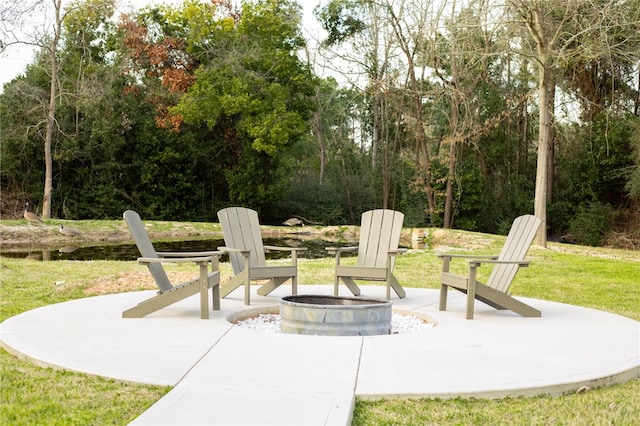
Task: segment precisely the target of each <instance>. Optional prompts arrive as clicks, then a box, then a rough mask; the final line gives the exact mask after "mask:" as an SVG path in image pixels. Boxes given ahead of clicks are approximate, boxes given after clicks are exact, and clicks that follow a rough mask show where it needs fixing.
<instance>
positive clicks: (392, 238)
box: [326, 209, 406, 300]
mask: <svg viewBox="0 0 640 426" xmlns="http://www.w3.org/2000/svg"><path fill="white" fill-rule="evenodd" d="M403 221H404V214H403V213H401V212H398V211H394V210H387V209H378V210H369V211H366V212H364V213H363V214H362V218H361V223H360V239H359V243H358V246H353V247H340V248H338V247H327V248H326V250H327V251H328V252H329V254H331V255H335V256H336V273H335V282H334V290H333V293H334V295H336V296H337V295H338V288H339V284H340V281H342V282H343V283H344V284H345V285H346V286H347V288H348V289H349V290H350V291H351V293H353V295H354V296H358V295H360V288H359V287H358V286H357V285H356V283H355V281H354V280H366V281H385V282H386V284H387V300H390V299H391V289H392V288H393V291H395V293H396V294H397V295H398V297H400V298H401V299H402V298H404V297H405V296H406V293H405V291H404V289H403V288H402V286H401V285H400V283H399V282H398V280H397V279H396V277H395V276H394V275H393V269H394V266H395V261H396V256H397V255H398V254H400V253H403V252H405V251H406V249H402V248H398V244H399V243H400V234H401V232H402V222H403ZM348 252H353V253H355V252H357V253H358V259H357V263H356V265H345V264H341V257H340V255H341V254H342V253H348Z"/></svg>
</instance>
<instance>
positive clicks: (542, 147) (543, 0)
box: [508, 0, 638, 247]
mask: <svg viewBox="0 0 640 426" xmlns="http://www.w3.org/2000/svg"><path fill="white" fill-rule="evenodd" d="M508 4H509V6H510V7H511V8H512V9H513V12H514V13H515V15H516V16H517V18H518V20H519V22H520V23H521V24H522V25H524V26H526V28H527V30H528V32H529V34H530V35H531V38H532V40H533V42H534V44H535V54H534V59H535V60H536V64H537V69H538V109H539V126H538V164H537V169H536V170H537V174H536V190H535V209H534V210H535V212H534V213H535V215H536V216H537V217H538V218H540V219H541V220H542V225H541V226H540V230H539V231H538V234H537V235H536V244H538V245H540V246H543V247H546V243H547V217H546V216H547V201H548V194H547V191H548V190H549V186H548V179H549V172H548V170H549V169H548V167H549V166H548V162H549V146H550V143H549V137H550V135H551V134H552V133H551V130H550V127H551V123H552V117H551V113H552V111H553V106H552V101H553V97H552V96H551V95H552V93H554V91H553V90H552V84H553V73H554V70H555V71H556V73H557V69H558V67H559V63H560V62H572V61H575V60H578V61H579V60H580V58H583V59H588V58H592V57H594V56H596V57H599V56H602V55H607V54H611V53H613V51H614V50H613V49H614V48H615V49H616V50H618V49H620V48H621V47H622V46H623V44H622V43H623V40H622V38H623V37H621V34H620V32H621V29H622V30H623V31H622V32H623V33H624V34H625V35H630V36H631V38H632V40H633V41H632V42H631V43H629V44H628V45H627V46H628V47H629V48H630V50H629V52H631V51H635V52H637V44H636V41H635V40H636V39H637V28H638V20H637V16H638V3H637V1H636V0H630V1H622V2H620V1H616V0H605V1H595V0H594V1H581V0H572V1H562V2H561V1H557V0H535V1H524V0H510V1H509V2H508ZM630 17H631V19H629V18H630ZM633 17H636V18H635V19H634V18H633ZM612 41H613V42H612ZM625 44H626V40H625ZM621 50H623V51H625V52H627V50H626V49H621Z"/></svg>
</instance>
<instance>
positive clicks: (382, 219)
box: [358, 209, 404, 271]
mask: <svg viewBox="0 0 640 426" xmlns="http://www.w3.org/2000/svg"><path fill="white" fill-rule="evenodd" d="M403 221H404V214H403V213H400V212H397V211H394V210H387V209H378V210H369V211H366V212H364V213H362V221H361V223H360V243H359V245H358V266H365V267H376V268H384V267H385V266H386V264H387V253H388V252H389V250H396V249H397V248H398V244H399V242H400V233H401V232H402V222H403ZM394 263H395V258H392V260H391V265H389V266H390V271H393V267H394Z"/></svg>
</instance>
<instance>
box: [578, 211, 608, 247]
mask: <svg viewBox="0 0 640 426" xmlns="http://www.w3.org/2000/svg"><path fill="white" fill-rule="evenodd" d="M612 215H613V209H612V208H611V206H608V205H606V204H602V203H599V202H593V203H591V204H589V205H587V206H583V207H580V208H579V209H578V211H577V212H576V214H575V216H574V217H573V218H572V219H571V220H570V221H569V229H570V232H571V235H572V236H573V237H574V238H575V240H576V241H577V242H578V243H579V244H582V245H587V246H600V245H601V244H602V242H603V241H604V238H605V236H606V233H607V231H609V230H610V229H611V224H610V223H609V221H610V219H611V217H612Z"/></svg>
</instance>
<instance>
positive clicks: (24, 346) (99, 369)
mask: <svg viewBox="0 0 640 426" xmlns="http://www.w3.org/2000/svg"><path fill="white" fill-rule="evenodd" d="M406 290H407V298H406V299H402V300H398V299H395V298H394V299H392V301H393V302H394V309H396V310H402V311H404V312H413V313H415V314H418V315H426V316H428V317H430V318H432V319H433V320H434V321H436V322H437V323H438V325H437V326H436V327H433V328H429V329H426V330H422V331H416V332H411V333H404V334H396V335H386V336H367V337H323V336H299V335H288V334H280V333H268V332H263V331H257V330H251V329H246V328H241V327H238V326H236V325H233V324H231V323H230V322H228V321H227V317H229V316H231V315H234V314H237V313H238V312H241V311H244V310H247V309H253V310H254V311H255V310H257V311H260V310H264V309H267V308H268V307H275V306H277V305H278V300H279V298H280V297H282V296H285V295H288V294H289V291H290V287H288V286H282V287H281V288H279V289H278V290H276V291H275V292H274V293H272V294H271V295H270V296H268V297H262V296H258V295H257V294H255V290H254V294H252V296H251V301H252V304H251V306H249V307H248V306H245V305H244V304H243V303H242V302H243V295H242V290H238V291H236V292H234V293H232V294H231V295H230V296H228V297H227V298H225V299H223V300H222V311H215V312H212V314H211V319H210V320H201V319H200V313H199V301H198V296H197V295H196V296H194V297H191V298H188V299H186V300H184V301H182V302H180V303H177V304H175V305H172V306H170V307H168V308H166V309H163V310H161V311H159V312H157V313H155V314H152V315H149V316H147V317H145V318H142V319H123V318H121V312H122V311H123V310H125V309H126V308H129V307H131V306H133V305H135V304H137V303H138V302H139V301H141V300H144V299H145V298H148V297H149V296H150V295H151V294H153V292H152V291H149V292H135V293H122V294H114V295H107V296H99V297H92V298H87V299H80V300H74V301H70V302H66V303H61V304H56V305H50V306H45V307H42V308H39V309H35V310H32V311H29V312H25V313H23V314H21V315H17V316H15V317H12V318H9V319H7V320H6V321H4V322H3V323H2V324H0V338H1V341H2V346H3V347H5V348H6V349H7V350H9V351H10V352H12V353H14V354H17V355H18V356H21V357H24V358H28V359H30V360H31V361H33V362H35V363H38V364H41V365H46V366H56V367H60V368H64V369H67V370H73V371H79V372H84V373H88V374H95V375H99V376H105V377H110V378H114V379H119V380H126V381H133V382H140V383H148V384H156V385H171V386H173V387H174V388H173V389H172V390H171V391H170V392H169V393H168V394H167V395H166V396H165V397H163V398H162V399H160V400H159V401H158V402H157V403H156V404H154V405H153V406H152V407H151V408H149V409H148V410H147V411H146V412H144V413H143V414H142V415H141V416H140V417H138V418H137V419H136V420H135V421H134V422H133V424H140V425H143V424H144V425H177V424H180V425H348V424H350V422H351V418H352V412H353V408H354V404H355V399H356V398H389V397H407V398H420V397H438V398H450V397H457V396H462V397H479V398H499V397H504V396H519V395H523V396H532V395H540V394H551V395H558V394H562V393H565V392H571V391H575V390H576V389H578V388H580V387H582V386H602V385H610V384H614V383H620V382H625V381H628V380H630V379H632V378H635V377H640V323H639V322H637V321H634V320H631V319H629V318H625V317H621V316H618V315H613V314H609V313H606V312H602V311H597V310H592V309H586V308H581V307H576V306H570V305H565V304H560V303H554V302H547V301H541V300H534V299H524V300H525V301H526V302H527V303H529V304H531V305H532V306H534V307H536V308H537V309H540V310H541V311H542V318H522V317H519V316H518V315H515V314H513V313H512V312H508V311H496V310H494V309H493V308H490V307H488V306H485V305H483V304H482V303H479V302H478V303H477V304H476V319H474V320H471V321H467V320H465V319H464V303H465V299H464V295H462V294H456V293H455V292H451V293H450V296H449V297H450V302H449V310H448V311H447V312H439V311H438V310H437V303H438V292H437V291H436V290H429V289H413V288H407V289H406ZM343 291H345V290H344V289H343ZM331 292H332V287H331V286H326V285H312V286H307V285H303V286H300V289H299V294H331ZM363 296H368V297H374V298H382V297H384V288H383V287H373V286H372V287H363Z"/></svg>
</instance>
